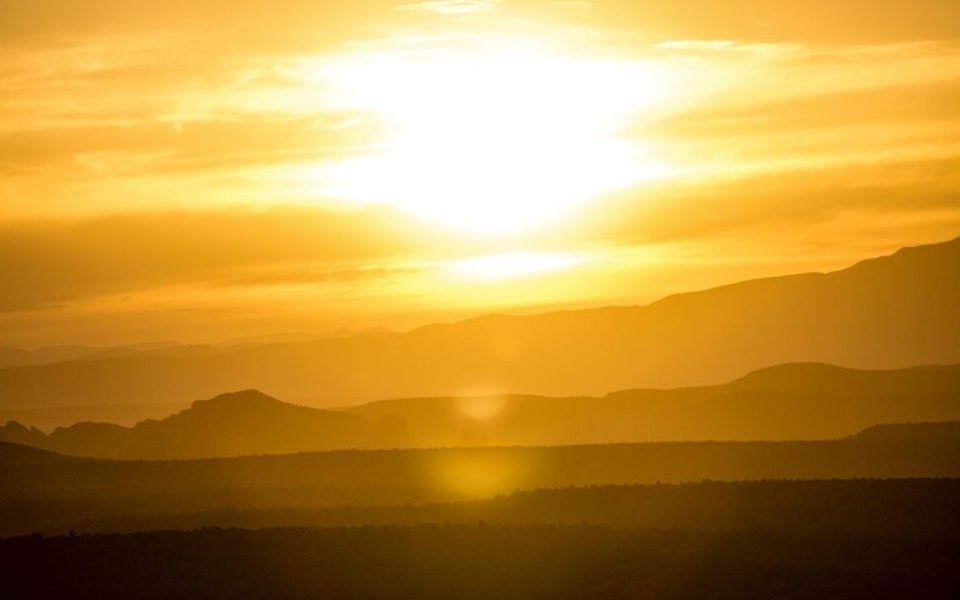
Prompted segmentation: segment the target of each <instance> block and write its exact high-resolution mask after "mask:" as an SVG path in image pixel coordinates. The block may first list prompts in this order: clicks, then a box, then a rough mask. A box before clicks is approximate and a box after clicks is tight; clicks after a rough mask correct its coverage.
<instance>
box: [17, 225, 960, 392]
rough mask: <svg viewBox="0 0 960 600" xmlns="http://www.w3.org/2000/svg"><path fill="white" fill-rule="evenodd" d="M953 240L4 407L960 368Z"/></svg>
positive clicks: (117, 371)
mask: <svg viewBox="0 0 960 600" xmlns="http://www.w3.org/2000/svg"><path fill="white" fill-rule="evenodd" d="M958 273H960V238H958V239H956V240H953V241H949V242H944V243H941V244H932V245H927V246H918V247H913V248H905V249H902V250H899V251H898V252H896V253H894V254H893V255H890V256H886V257H881V258H876V259H871V260H867V261H863V262H860V263H857V264H855V265H853V266H852V267H850V268H847V269H844V270H841V271H837V272H833V273H826V274H823V273H807V274H799V275H789V276H784V277H775V278H768V279H758V280H753V281H746V282H741V283H736V284H732V285H727V286H723V287H718V288H714V289H710V290H704V291H700V292H691V293H685V294H678V295H675V296H670V297H668V298H665V299H663V300H660V301H657V302H654V303H653V304H650V305H647V306H635V307H611V308H599V309H590V310H578V311H566V312H557V313H550V314H542V315H534V316H525V317H517V316H503V315H490V316H485V317H479V318H476V319H471V320H467V321H463V322H459V323H453V324H446V325H430V326H426V327H422V328H420V329H417V330H414V331H410V332H408V333H403V334H395V335H389V336H386V335H384V336H379V335H374V336H359V337H358V336H354V337H344V338H337V339H325V340H317V341H312V342H304V343H282V344H268V345H260V346H256V347H251V348H248V347H239V348H234V349H231V350H226V351H221V352H216V353H208V354H203V355H196V356H188V355H145V354H138V355H134V356H120V357H113V358H103V359H99V360H92V359H90V360H82V361H72V362H60V363H56V364H48V365H39V366H25V367H12V368H6V369H0V409H22V408H29V407H44V406H64V405H106V404H122V403H161V402H179V401H182V399H183V398H207V397H212V396H214V395H216V394H218V393H220V392H222V391H223V390H229V389H250V388H253V389H264V390H271V392H272V393H274V394H276V395H277V396H278V397H281V398H286V399H290V400H295V401H297V402H300V403H309V404H313V405H316V406H338V405H339V406H342V405H345V404H348V403H352V402H357V401H362V400H373V399H383V398H397V397H416V396H452V395H462V394H465V393H476V392H475V391H476V390H490V391H492V392H495V393H525V394H538V395H550V396H567V395H599V394H603V393H606V392H607V391H609V390H615V389H626V388H635V387H656V388H670V387H678V386H696V385H708V384H716V383H718V382H723V381H729V380H731V379H733V378H734V377H737V376H739V375H740V374H742V373H746V372H749V371H753V370H756V369H759V368H762V367H766V366H769V365H774V364H780V363H795V362H804V363H806V362H819V363H830V364H837V365H842V366H845V367H850V368H858V369H893V368H902V367H908V366H916V365H923V364H954V363H958V362H960V310H957V308H956V307H957V306H960V284H958Z"/></svg>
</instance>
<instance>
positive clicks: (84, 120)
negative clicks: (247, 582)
mask: <svg viewBox="0 0 960 600" xmlns="http://www.w3.org/2000/svg"><path fill="white" fill-rule="evenodd" d="M958 191H960V3H958V2H956V1H955V0H937V1H916V0H913V1H910V2H907V1H890V2H866V1H850V2H843V3H837V2H811V1H809V0H805V1H799V0H796V1H795V0H788V1H785V2H776V3H773V2H757V1H755V0H718V1H715V2H702V1H701V2H694V1H691V0H670V1H664V2H655V1H654V2H642V3H641V2H633V1H627V0H613V1H596V2H578V1H553V2H550V1H534V0H526V1H510V0H504V1H501V2H496V1H482V0H433V1H425V2H419V3H417V2H411V3H403V2H399V3H398V2H387V1H375V0H357V1H351V2H334V1H318V0H310V1H307V0H269V1H268V0H231V1H229V2H228V1H222V2H221V1H208V2H204V1H198V0H169V1H167V2H159V3H139V2H129V1H127V0H30V1H22V2H18V1H15V0H0V345H13V346H22V347H32V346H38V345H49V344H68V343H87V344H110V343H125V342H135V341H146V340H154V339H179V340H182V341H217V340H220V339H225V338H230V337H238V336H245V335H252V334H259V333H268V332H277V331H319V330H325V329H332V328H336V327H341V326H343V327H351V328H359V327H367V326H388V327H393V328H399V329H403V328H408V327H412V326H415V325H418V324H422V323H428V322H431V321H437V320H450V319H455V318H462V317H468V316H473V315H476V314H479V313H484V312H493V311H500V312H518V313H525V312H533V311H541V310H552V309H557V308H568V307H580V306H598V305H607V304H642V303H647V302H649V301H652V300H655V299H657V298H659V297H661V296H663V295H666V294H669V293H672V292H678V291H686V290H690V289H698V288H703V287H709V286H712V285H717V284H721V283H726V282H732V281H736V280H740V279H745V278H750V277H758V276H767V275H777V274H786V273H793V272H798V271H808V270H832V269H836V268H841V267H843V266H846V265H848V264H850V263H852V262H854V261H856V260H859V259H861V258H865V257H869V256H873V255H877V254H883V253H888V252H891V251H893V250H895V249H896V248H898V247H901V246H904V245H912V244H917V243H926V242H935V241H943V240H946V239H950V238H953V237H956V236H958V235H960V195H958Z"/></svg>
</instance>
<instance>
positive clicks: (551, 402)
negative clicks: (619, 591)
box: [0, 364, 960, 459]
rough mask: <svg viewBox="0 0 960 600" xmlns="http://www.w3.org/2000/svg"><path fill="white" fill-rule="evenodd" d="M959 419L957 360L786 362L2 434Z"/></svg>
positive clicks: (80, 442)
mask: <svg viewBox="0 0 960 600" xmlns="http://www.w3.org/2000/svg"><path fill="white" fill-rule="evenodd" d="M958 420H960V365H953V366H929V367H915V368H909V369H900V370H890V371H859V370H852V369H844V368H841V367H836V366H831V365H823V364H789V365H780V366H776V367H768V368H765V369H761V370H758V371H754V372H752V373H750V374H748V375H746V376H745V377H741V378H739V379H736V380H734V381H731V382H729V383H726V384H723V385H718V386H705V387H699V388H681V389H674V390H651V389H635V390H626V391H620V392H614V393H610V394H607V395H605V396H601V397H589V396H583V397H544V396H524V395H505V396H466V397H438V398H410V399H398V400H387V401H379V402H372V403H367V404H363V405H359V406H354V407H347V408H344V409H340V410H324V409H316V408H310V407H306V406H299V405H294V404H289V403H286V402H281V401H279V400H276V399H275V398H271V397H269V396H267V395H265V394H263V393H261V392H259V391H256V390H247V391H243V392H235V393H229V394H222V395H219V396H217V397H215V398H213V399H210V400H205V401H198V402H194V403H193V404H192V406H191V407H190V408H188V409H186V410H183V411H180V412H178V413H177V414H175V415H172V416H170V417H167V418H165V419H162V420H153V419H150V420H146V421H143V422H141V423H138V424H137V425H136V426H134V427H122V426H120V425H115V424H109V423H77V424H75V425H72V426H69V427H60V428H57V429H56V430H54V431H53V432H51V433H49V434H46V433H44V432H43V431H40V430H39V429H36V428H28V427H26V426H24V425H21V424H19V423H16V422H10V423H7V424H6V425H5V426H3V427H0V440H2V441H7V442H13V443H20V444H26V445H30V446H34V447H37V448H43V449H47V450H53V451H56V452H61V453H65V454H70V455H78V456H88V457H99V458H115V459H171V458H177V459H183V458H207V457H227V456H242V455H255V454H285V453H295V452H311V451H320V450H334V449H372V448H405V447H420V448H430V447H457V446H487V445H489V446H558V445H568V444H610V443H630V442H655V441H702V440H740V441H748V440H825V439H837V438H841V437H844V436H849V435H851V434H854V433H856V432H858V431H860V430H862V429H865V428H868V427H870V426H873V425H877V424H886V423H906V422H947V421H958Z"/></svg>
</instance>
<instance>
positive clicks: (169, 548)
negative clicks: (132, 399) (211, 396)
mask: <svg viewBox="0 0 960 600" xmlns="http://www.w3.org/2000/svg"><path fill="white" fill-rule="evenodd" d="M958 559H960V542H958V541H957V540H956V539H932V540H931V539H917V538H911V537H893V536H891V537H881V536H876V535H869V534H868V535H846V534H842V533H817V534H812V535H811V534H770V533H757V532H742V531H733V532H704V531H656V530H654V531H650V530H637V529H608V528H603V527H591V526H587V525H575V526H566V527H558V526H545V525H524V526H507V525H489V524H474V525H453V526H451V525H445V526H417V527H363V528H347V529H340V528H337V529H306V528H282V529H264V530H259V531H245V530H238V529H213V528H208V529H202V530H197V531H191V532H182V531H181V532H176V531H166V532H155V533H138V534H127V535H97V536H86V535H81V536H72V537H57V538H46V539H45V538H40V537H28V538H20V539H13V540H0V564H2V565H3V566H2V568H3V570H4V577H3V578H2V579H0V594H2V595H3V597H4V598H8V599H11V600H13V599H16V600H19V599H22V598H63V597H69V598H76V599H81V600H84V599H87V598H96V599H97V600H109V599H113V598H118V599H119V598H122V599H124V600H126V599H129V598H144V599H146V598H157V599H161V598H162V599H163V600H168V599H171V598H175V599H176V598H191V599H192V598H229V599H233V598H237V599H240V598H242V599H244V600H247V599H251V598H254V599H260V598H262V599H267V598H269V599H279V600H287V599H290V600H293V599H301V598H302V599H308V598H329V599H331V600H340V599H348V598H366V599H370V600H381V599H382V600H389V599H397V600H401V599H403V600H406V599H409V598H418V599H423V600H474V599H476V600H481V599H483V600H487V599H490V598H497V599H503V600H520V599H528V598H562V599H567V600H579V599H583V600H595V599H597V598H603V599H605V600H620V599H624V600H626V599H636V598H647V599H651V600H659V599H667V598H669V599H672V600H682V599H691V600H692V599H706V598H710V599H715V600H725V599H728V598H729V599H737V600H743V599H764V600H768V599H770V598H792V599H798V600H800V599H811V600H813V599H817V600H821V599H823V598H843V599H844V600H860V599H864V600H866V599H869V600H878V599H880V600H883V599H887V598H890V599H893V598H899V599H902V598H924V599H925V600H953V599H954V598H956V593H957V591H958V589H960V575H958V572H957V570H956V568H955V567H956V562H957V560H958Z"/></svg>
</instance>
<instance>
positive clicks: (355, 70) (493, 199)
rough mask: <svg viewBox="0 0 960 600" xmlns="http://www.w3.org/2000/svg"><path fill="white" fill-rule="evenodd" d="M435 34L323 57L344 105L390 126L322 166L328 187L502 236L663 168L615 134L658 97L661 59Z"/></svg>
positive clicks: (458, 227)
mask: <svg viewBox="0 0 960 600" xmlns="http://www.w3.org/2000/svg"><path fill="white" fill-rule="evenodd" d="M438 44H439V45H427V46H426V47H424V46H423V45H417V46H415V47H414V48H413V49H409V48H408V49H405V50H404V49H395V50H392V51H381V52H365V53H358V54H356V55H348V56H342V57H339V58H338V59H337V60H336V61H334V62H333V63H332V64H330V65H327V66H326V67H325V68H324V70H323V74H322V76H323V77H324V78H325V79H326V80H327V82H328V83H329V88H330V90H331V94H332V96H333V97H334V98H335V99H336V101H337V103H338V104H339V105H340V106H341V107H342V108H345V109H348V110H353V111H357V113H359V114H368V115H375V117H376V118H377V119H379V120H381V121H382V122H384V123H385V124H386V133H385V135H384V138H383V139H382V140H381V141H380V143H379V144H377V145H376V147H375V148H373V149H371V150H370V151H368V152H367V153H365V154H363V155H362V156H357V157H352V158H350V159H346V160H341V161H338V162H336V163H334V164H326V165H325V166H324V169H325V171H324V173H323V181H324V182H325V184H324V185H325V192H327V193H330V194H333V195H335V196H337V197H340V198H344V199H348V200H351V201H355V202H370V203H384V204H390V205H393V206H396V207H398V208H400V209H402V210H405V211H407V212H409V213H412V214H414V215H416V216H418V217H420V218H422V219H423V220H426V221H428V222H430V223H433V224H435V225H439V226H441V227H445V228H448V229H453V230H457V231H463V232H469V233H475V234H485V235H499V234H514V233H519V232H527V231H531V230H534V229H538V228H543V227H546V226H549V225H551V224H552V223H555V222H556V221H558V220H560V219H562V218H563V217H564V216H566V215H567V214H569V213H570V211H571V210H572V209H573V208H575V207H577V206H579V205H581V204H583V203H584V202H587V201H589V200H591V199H592V198H596V197H598V196H599V195H601V194H603V193H605V192H609V191H613V190H616V189H620V188H623V187H626V186H629V185H631V184H633V183H635V182H637V181H639V180H643V179H645V178H649V177H650V176H651V173H652V172H653V171H655V170H656V169H655V168H654V167H653V163H651V162H649V161H646V162H645V156H644V149H643V148H642V147H640V146H639V145H638V144H637V143H636V142H629V141H627V140H626V139H625V138H620V137H618V136H617V131H618V129H620V128H622V127H623V126H624V125H625V123H626V122H627V120H628V118H629V116H630V114H631V113H633V112H636V111H638V110H642V109H643V108H644V107H645V106H649V105H652V104H655V103H657V102H658V101H659V99H660V97H661V95H662V93H663V91H664V90H663V87H664V81H663V79H662V77H660V76H659V74H658V72H657V71H656V70H654V69H652V68H644V67H643V66H642V65H637V64H631V63H624V62H617V61H613V60H609V59H606V60H601V59H589V58H582V57H575V56H570V55H565V54H562V53H560V52H556V51H551V50H550V49H549V48H548V47H547V46H546V45H545V44H542V43H533V42H530V41H526V40H503V39H496V40H489V39H483V40H481V41H477V40H474V41H472V42H471V43H469V44H462V43H458V44H456V45H452V46H451V45H450V44H449V43H447V42H442V43H438Z"/></svg>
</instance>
